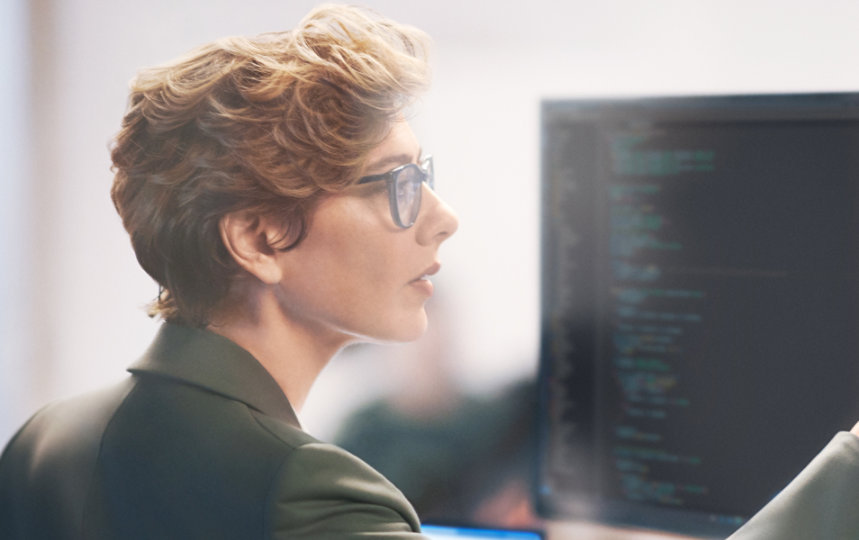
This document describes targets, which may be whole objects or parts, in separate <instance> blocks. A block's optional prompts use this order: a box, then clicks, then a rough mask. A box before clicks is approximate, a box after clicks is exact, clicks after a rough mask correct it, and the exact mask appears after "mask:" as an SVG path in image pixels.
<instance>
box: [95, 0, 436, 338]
mask: <svg viewBox="0 0 859 540" xmlns="http://www.w3.org/2000/svg"><path fill="white" fill-rule="evenodd" d="M426 45H427V38H426V36H425V34H423V33H422V32H420V31H419V30H417V29H415V28H412V27H410V26H404V25H400V24H397V23H395V22H393V21H390V20H387V19H384V18H381V17H380V16H378V15H377V14H375V13H373V12H371V11H368V10H365V9H360V8H355V7H346V6H322V7H320V8H317V9H315V10H313V11H312V12H310V13H309V14H308V15H307V16H306V17H305V18H304V19H303V20H302V21H301V22H300V23H299V25H298V27H297V28H295V29H294V30H291V31H286V32H277V33H269V34H262V35H260V36H257V37H255V38H243V37H231V38H225V39H221V40H218V41H215V42H213V43H211V44H208V45H204V46H202V47H200V48H198V49H196V50H194V51H191V52H190V53H189V54H188V55H186V56H184V57H182V58H179V59H178V60H176V61H174V62H171V63H169V64H167V65H163V66H160V67H155V68H151V69H145V70H142V71H141V72H140V73H138V75H137V77H136V78H135V79H134V80H133V81H132V83H131V90H130V97H129V105H128V109H127V112H126V115H125V117H124V119H123V122H122V129H121V130H120V132H119V133H118V135H117V136H116V139H115V141H114V144H113V147H112V151H111V158H112V160H113V171H114V173H115V177H114V182H113V186H112V189H111V197H112V199H113V202H114V205H115V206H116V208H117V211H118V212H119V215H120V217H121V218H122V222H123V225H124V226H125V229H126V230H127V231H128V233H129V235H130V237H131V243H132V246H133V247H134V251H135V254H136V255H137V260H138V261H139V262H140V265H141V266H142V267H143V269H144V270H146V272H147V273H148V274H149V275H150V276H152V278H154V279H155V281H157V282H158V284H159V286H160V294H159V295H158V297H157V298H156V300H155V301H154V302H153V303H152V305H151V306H150V315H152V316H156V315H157V316H160V317H162V318H164V319H165V320H168V321H172V322H178V323H181V324H186V325H190V326H198V327H201V326H205V325H206V324H208V323H209V322H210V317H211V315H212V311H213V309H214V308H215V307H216V306H217V304H218V303H219V302H220V301H221V300H222V299H223V298H224V297H225V296H226V294H227V292H228V290H229V287H230V284H231V282H232V280H233V279H234V278H235V276H236V275H237V274H238V273H239V267H238V265H237V264H236V263H235V261H234V260H233V259H232V257H231V256H230V255H229V253H228V252H227V250H226V248H225V247H224V245H223V243H222V241H221V237H220V233H219V222H220V219H221V218H222V217H223V216H224V215H225V214H227V213H229V212H233V211H238V210H247V211H251V212H258V213H259V215H268V216H276V217H278V218H279V219H282V223H283V229H282V230H283V235H282V237H281V238H280V239H278V241H277V242H276V243H275V245H273V246H272V247H273V248H276V249H289V248H291V247H294V246H295V245H297V244H298V243H299V242H300V241H301V240H302V238H303V237H304V234H305V232H306V228H307V225H308V219H309V212H310V211H311V210H312V208H313V205H314V202H315V201H316V200H317V199H318V197H319V196H320V195H321V194H323V193H325V192H332V191H337V190H339V189H342V188H344V187H345V186H347V185H349V184H350V183H351V182H353V181H355V180H356V178H357V176H358V175H359V174H360V172H361V169H362V167H363V165H364V162H365V161H366V157H367V154H368V152H369V151H370V150H371V149H373V148H374V147H375V146H377V145H378V144H379V143H380V142H381V141H382V139H383V138H384V136H385V135H386V134H387V131H388V130H389V128H390V125H391V121H392V120H393V119H394V118H395V117H396V116H397V115H399V114H401V112H402V110H403V109H404V107H406V106H407V105H408V104H409V103H410V102H411V101H412V100H413V98H414V97H416V96H417V95H418V94H419V93H420V92H421V91H423V90H424V89H425V88H426V86H427V84H428V79H429V68H428V63H427V58H426V52H427V46H426Z"/></svg>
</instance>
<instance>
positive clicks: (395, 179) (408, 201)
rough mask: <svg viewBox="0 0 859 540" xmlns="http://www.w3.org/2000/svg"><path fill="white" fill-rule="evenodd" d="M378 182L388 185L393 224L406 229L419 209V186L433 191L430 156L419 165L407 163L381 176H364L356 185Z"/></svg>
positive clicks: (411, 223)
mask: <svg viewBox="0 0 859 540" xmlns="http://www.w3.org/2000/svg"><path fill="white" fill-rule="evenodd" d="M380 180H384V181H385V182H387V184H388V201H389V202H390V205H391V217H393V218H394V223H396V224H397V225H398V226H400V227H402V228H403V229H408V228H409V227H411V226H412V225H414V224H415V221H416V220H417V219H418V212H420V209H421V193H422V192H423V190H422V189H421V184H423V183H424V182H426V183H427V185H428V186H429V187H430V189H435V178H434V176H433V165H432V156H427V157H425V158H424V159H423V160H421V163H420V165H416V164H414V163H407V164H406V165H402V166H400V167H397V168H396V169H393V170H390V171H388V172H386V173H383V174H374V175H372V176H365V177H363V178H361V179H360V180H358V182H357V183H358V184H369V183H370V182H378V181H380Z"/></svg>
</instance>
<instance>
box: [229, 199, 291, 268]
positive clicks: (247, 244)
mask: <svg viewBox="0 0 859 540" xmlns="http://www.w3.org/2000/svg"><path fill="white" fill-rule="evenodd" d="M219 227H220V231H221V240H222V241H223V242H224V246H225V247H226V248H227V251H228V252H229V253H230V255H231V256H232V257H233V259H235V261H236V262H237V263H238V264H239V266H241V267H242V268H244V269H245V270H246V271H247V272H248V273H250V274H251V275H253V276H255V277H256V278H257V279H259V280H260V281H262V282H263V283H265V284H267V285H273V284H275V283H278V282H280V280H281V278H282V277H283V271H282V270H281V268H280V265H279V264H278V254H279V253H280V252H279V251H278V250H277V249H276V248H274V247H272V243H273V241H274V239H275V238H277V235H278V231H277V228H276V226H275V225H274V224H273V223H271V220H268V219H265V218H263V217H260V216H259V215H256V214H254V213H252V212H249V211H246V210H238V211H235V212H230V213H229V214H226V215H225V216H223V217H222V218H221V221H220V222H219Z"/></svg>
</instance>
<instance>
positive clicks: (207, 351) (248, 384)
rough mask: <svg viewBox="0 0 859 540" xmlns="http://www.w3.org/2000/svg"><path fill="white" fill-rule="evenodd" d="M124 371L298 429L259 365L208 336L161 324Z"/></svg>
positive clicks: (236, 348) (218, 338)
mask: <svg viewBox="0 0 859 540" xmlns="http://www.w3.org/2000/svg"><path fill="white" fill-rule="evenodd" d="M128 371H130V372H131V373H135V374H138V373H147V374H151V375H158V376H162V377H167V378H170V379H175V380H178V381H181V382H184V383H187V384H191V385H194V386H199V387H201V388H204V389H206V390H209V391H211V392H214V393H216V394H220V395H222V396H225V397H227V398H230V399H235V400H238V401H241V402H243V403H246V404H247V405H249V406H250V407H252V408H254V409H257V410H258V411H260V412H262V413H264V414H266V415H268V416H273V417H275V418H278V419H280V420H282V421H284V422H286V423H288V424H290V425H292V426H294V427H296V428H298V429H301V425H300V424H299V422H298V418H297V417H296V415H295V411H293V409H292V406H291V405H290V404H289V401H288V400H287V399H286V395H284V393H283V391H282V390H281V389H280V386H278V384H277V382H275V380H274V378H272V376H271V375H269V373H268V371H266V369H265V368H264V367H263V366H262V364H260V363H259V362H258V361H257V359H256V358H254V357H253V356H252V355H251V354H250V353H249V352H248V351H246V350H244V349H242V348H241V347H239V346H238V345H236V344H235V343H234V342H232V341H230V340H229V339H227V338H225V337H223V336H220V335H218V334H215V333H214V332H209V331H208V330H200V329H196V328H189V327H186V326H181V325H178V324H172V323H164V324H163V325H162V326H161V328H160V329H159V330H158V334H157V335H156V336H155V340H154V341H153V342H152V344H151V345H150V346H149V349H147V351H146V352H145V353H144V354H143V357H142V358H141V359H140V360H138V361H137V362H135V363H134V364H133V365H132V366H131V367H129V368H128Z"/></svg>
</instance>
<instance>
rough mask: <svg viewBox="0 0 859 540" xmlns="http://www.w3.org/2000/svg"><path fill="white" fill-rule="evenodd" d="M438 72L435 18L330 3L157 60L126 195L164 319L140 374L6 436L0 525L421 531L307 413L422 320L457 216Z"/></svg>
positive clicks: (121, 142) (146, 83) (183, 534)
mask: <svg viewBox="0 0 859 540" xmlns="http://www.w3.org/2000/svg"><path fill="white" fill-rule="evenodd" d="M427 74H428V69H427V63H426V58H425V38H424V36H423V34H421V33H420V32H419V31H417V30H415V29H413V28H410V27H406V26H402V25H398V24H396V23H394V22H392V21H389V20H385V19H382V18H380V17H378V16H376V15H375V14H373V13H370V12H367V11H364V10H360V9H357V8H346V7H323V8H320V9H317V10H314V11H313V12H311V13H310V14H309V15H308V16H307V17H306V18H305V19H304V20H303V21H302V22H301V23H300V24H299V26H298V27H297V28H296V29H295V30H293V31H291V32H283V33H274V34H266V35H262V36H259V37H257V38H254V39H244V38H230V39H224V40H220V41H217V42H215V43H212V44H209V45H206V46H204V47H202V48H200V49H197V50H195V51H193V52H192V53H190V54H189V55H187V56H185V57H183V58H181V59H179V60H177V61H175V62H173V63H170V64H168V65H166V66H162V67H158V68H154V69H149V70H145V71H143V72H141V73H140V74H139V75H138V77H137V79H136V80H135V81H134V83H133V84H132V90H131V95H130V100H129V108H128V111H127V114H126V116H125V119H124V121H123V126H122V130H121V131H120V133H119V134H118V136H117V138H116V142H115V145H114V147H113V149H112V158H113V163H114V170H115V180H114V185H113V188H112V191H111V194H112V197H113V201H114V203H115V205H116V208H117V210H118V212H119V214H120V216H121V217H122V221H123V225H124V226H125V228H126V230H127V231H128V233H129V235H130V237H131V243H132V246H133V247H134V250H135V254H136V255H137V258H138V261H139V262H140V264H141V266H142V267H143V268H144V270H146V272H147V273H149V275H150V276H152V277H153V279H155V281H157V282H158V284H159V286H160V294H159V296H158V298H157V299H156V300H155V302H154V303H153V305H152V306H151V313H152V314H153V315H156V316H159V317H161V318H163V319H164V321H165V322H164V324H163V326H162V327H161V329H160V330H159V333H158V336H157V337H156V339H155V341H154V342H153V344H152V345H151V347H150V348H149V350H148V351H147V352H146V353H145V354H144V356H143V358H142V359H141V360H139V361H138V362H137V363H136V364H134V365H133V366H132V367H131V368H130V369H129V371H130V372H131V376H130V377H129V378H128V379H127V380H125V381H123V382H122V383H121V384H120V385H118V386H117V387H114V388H110V389H108V390H105V391H103V392H100V393H98V394H95V395H89V396H84V397H82V398H77V399H74V400H71V401H68V402H64V403H59V404H54V405H50V406H48V407H46V408H45V409H43V410H42V411H40V412H39V413H37V414H36V415H35V416H34V417H33V418H31V419H30V421H29V422H28V423H27V424H26V425H25V426H24V427H23V428H22V429H21V430H20V431H19V432H18V434H17V435H16V436H15V437H14V438H13V440H12V441H11V442H10V443H9V445H8V446H7V448H6V450H5V452H4V454H3V457H2V460H0V537H2V538H16V539H17V538H53V539H62V538H122V539H133V538H183V539H188V538H206V539H213V538H351V537H357V536H361V537H368V536H370V537H373V536H376V535H384V537H386V538H412V537H414V536H416V535H417V534H418V531H419V523H418V519H417V516H416V515H415V514H414V511H413V510H412V508H411V506H410V505H409V503H408V502H407V501H406V500H405V498H404V497H403V496H402V495H401V494H400V492H399V491H398V490H397V489H396V488H394V487H393V486H392V485H391V484H390V483H389V482H387V481H386V480H385V479H384V478H383V477H382V476H381V475H379V474H378V473H377V472H375V471H374V470H373V469H371V468H370V467H368V466H367V465H366V464H364V463H363V462H361V461H359V460H358V459H357V458H355V457H353V456H352V455H350V454H348V453H346V452H345V451H342V450H340V449H338V448H336V447H334V446H331V445H327V444H322V443H320V442H318V441H316V440H314V439H313V438H312V437H310V436H308V435H306V434H305V433H303V432H302V431H301V428H300V426H299V424H298V421H297V419H296V415H295V413H296V412H297V411H299V410H300V409H301V406H302V404H303V403H304V401H305V398H306V396H307V393H308V391H309V389H310V386H311V385H312V383H313V381H314V379H315V378H316V377H317V375H318V374H319V372H320V370H321V369H322V368H323V367H324V366H325V364H326V363H327V362H328V361H329V360H330V358H331V357H332V356H333V355H334V354H335V353H336V352H337V351H338V350H340V349H341V348H343V347H344V346H346V345H348V344H349V343H352V342H355V341H360V340H393V341H401V340H410V339H414V338H417V337H418V336H419V335H421V333H422V332H423V331H424V329H425V327H426V324H427V321H426V315H425V312H424V302H425V301H426V300H427V299H428V298H429V297H430V296H431V295H432V293H433V285H432V282H431V281H430V276H432V275H433V274H435V273H436V272H437V271H438V270H439V268H440V264H439V260H438V248H439V246H440V245H441V243H442V242H443V241H444V240H446V239H447V238H448V237H449V236H451V235H452V234H453V233H454V232H455V231H456V228H457V219H456V216H455V215H454V214H453V212H452V211H451V209H450V208H449V207H448V206H447V205H445V203H444V202H443V201H442V200H441V199H439V198H438V197H437V196H436V195H435V193H434V192H433V191H432V186H433V170H432V159H431V158H429V157H427V156H425V155H424V154H423V153H422V151H421V148H420V145H419V144H418V141H417V139H416V137H415V135H414V134H413V132H412V130H411V129H410V127H409V125H408V123H407V121H406V119H405V117H404V114H403V110H404V108H405V107H406V106H407V105H408V104H409V103H410V102H411V100H412V99H413V98H414V97H415V96H416V95H418V94H419V92H420V91H422V90H423V89H424V88H425V86H426V84H427V78H428V77H427Z"/></svg>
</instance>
